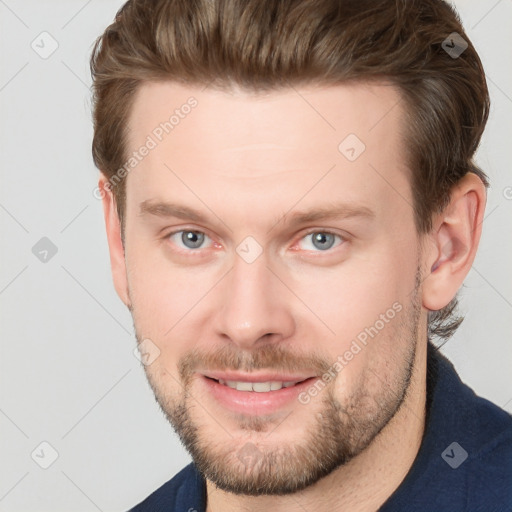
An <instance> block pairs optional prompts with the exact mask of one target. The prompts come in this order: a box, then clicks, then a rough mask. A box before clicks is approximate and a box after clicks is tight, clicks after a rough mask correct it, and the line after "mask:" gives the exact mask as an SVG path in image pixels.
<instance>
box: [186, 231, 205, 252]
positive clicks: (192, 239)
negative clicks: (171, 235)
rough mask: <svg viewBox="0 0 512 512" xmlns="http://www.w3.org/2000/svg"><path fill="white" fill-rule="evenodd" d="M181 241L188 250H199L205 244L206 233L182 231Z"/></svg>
mask: <svg viewBox="0 0 512 512" xmlns="http://www.w3.org/2000/svg"><path fill="white" fill-rule="evenodd" d="M181 241H182V242H183V245H184V246H185V247H187V248H188V249H197V248H198V247H200V246H201V245H202V243H203V242H204V233H201V232H200V231H182V232H181Z"/></svg>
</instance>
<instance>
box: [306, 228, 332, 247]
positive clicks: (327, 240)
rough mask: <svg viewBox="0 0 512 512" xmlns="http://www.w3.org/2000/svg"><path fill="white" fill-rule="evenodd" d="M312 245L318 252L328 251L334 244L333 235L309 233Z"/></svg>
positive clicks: (320, 232)
mask: <svg viewBox="0 0 512 512" xmlns="http://www.w3.org/2000/svg"><path fill="white" fill-rule="evenodd" d="M310 236H311V237H312V238H311V240H312V242H313V245H314V246H315V247H316V248H317V249H320V250H326V249H330V248H331V247H332V246H333V244H334V235H333V234H331V233H324V232H322V231H319V232H318V233H310Z"/></svg>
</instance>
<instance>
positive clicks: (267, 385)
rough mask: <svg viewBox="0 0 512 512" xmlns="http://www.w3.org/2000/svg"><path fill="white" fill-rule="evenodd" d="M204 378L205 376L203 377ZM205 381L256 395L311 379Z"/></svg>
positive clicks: (211, 378)
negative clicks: (252, 392)
mask: <svg viewBox="0 0 512 512" xmlns="http://www.w3.org/2000/svg"><path fill="white" fill-rule="evenodd" d="M205 377H206V376H205ZM206 378H207V379H210V380H213V381H215V382H218V383H219V384H221V385H223V386H227V387H228V388H231V389H236V390H237V391H254V392H256V393H268V392H269V391H279V390H280V389H282V388H290V387H292V386H296V385H297V384H300V383H302V382H305V381H306V380H310V379H311V378H313V377H307V378H305V379H302V380H296V381H293V380H292V381H277V380H268V381H264V382H248V381H242V380H238V381H237V380H226V379H220V378H219V379H214V378H213V377H206Z"/></svg>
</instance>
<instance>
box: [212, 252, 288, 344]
mask: <svg viewBox="0 0 512 512" xmlns="http://www.w3.org/2000/svg"><path fill="white" fill-rule="evenodd" d="M222 287H223V288H222V293H221V300H222V304H221V305H220V307H219V309H218V310H217V316H216V331H217V335H219V336H220V337H223V338H229V340H230V341H231V342H232V343H234V344H236V345H237V346H238V347H240V348H242V349H247V350H249V349H251V348H254V347H256V346H257V345H261V344H266V343H269V342H276V341H279V340H282V339H286V338H288V337H290V336H292V334H293V332H294V329H295V322H294V317H293V314H292V307H293V305H292V294H291V293H290V291H289V290H288V289H287V288H286V286H285V285H283V283H282V282H281V281H280V279H279V278H278V277H277V276H276V272H275V271H273V270H271V269H270V268H269V267H268V266H267V260H266V258H265V255H264V254H263V255H261V256H260V257H259V258H258V259H257V260H256V261H253V262H252V263H247V262H246V261H244V260H243V259H242V258H240V257H238V256H236V257H235V261H234V264H233V268H232V270H231V272H229V274H228V275H227V276H226V279H224V280H223V283H222Z"/></svg>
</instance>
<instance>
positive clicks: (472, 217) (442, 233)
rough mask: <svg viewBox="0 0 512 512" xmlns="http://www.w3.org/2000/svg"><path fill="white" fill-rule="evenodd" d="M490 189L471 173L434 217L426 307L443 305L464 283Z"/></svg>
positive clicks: (432, 307) (428, 258) (463, 179)
mask: <svg viewBox="0 0 512 512" xmlns="http://www.w3.org/2000/svg"><path fill="white" fill-rule="evenodd" d="M486 202H487V191H486V189H485V185H484V183H483V182H482V180H481V179H480V178H479V177H478V176H477V175H476V174H475V173H473V172H468V173H467V174H466V175H465V176H464V177H463V178H462V179H461V180H460V181H459V182H458V183H457V184H456V185H455V186H454V188H453V190H452V193H451V198H450V203H449V204H448V205H447V207H446V208H445V209H444V210H443V212H442V213H441V214H439V215H437V216H436V217H435V219H434V220H433V229H432V232H431V235H430V240H429V242H430V243H429V244H428V249H427V258H426V264H427V265H428V267H427V268H430V269H431V273H430V275H429V276H428V277H427V278H426V279H425V280H424V283H423V296H422V298H423V306H424V307H425V308H426V309H429V310H431V311H438V310H440V309H442V308H444V307H445V306H446V305H447V304H448V303H449V302H450V301H451V300H452V299H453V298H454V297H455V294H456V293H457V291H458V290H459V288H460V287H461V286H462V283H463V282H464V279H465V278H466V276H467V274H468V273H469V271H470V269H471V265H472V264H473V261H474V259H475V255H476V251H477V249H478V244H479V242H480V235H481V233H482V222H483V217H484V210H485V204H486Z"/></svg>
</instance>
